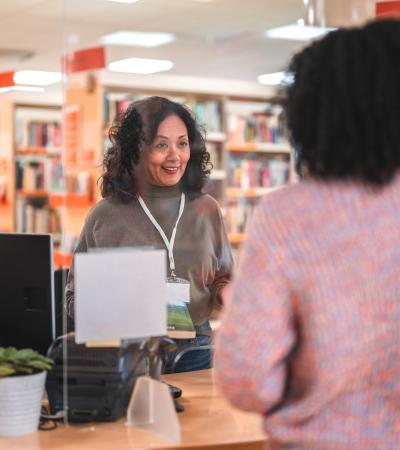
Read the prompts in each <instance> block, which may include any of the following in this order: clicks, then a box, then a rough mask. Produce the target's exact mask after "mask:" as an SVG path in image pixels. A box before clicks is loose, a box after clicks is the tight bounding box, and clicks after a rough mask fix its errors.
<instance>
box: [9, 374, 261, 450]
mask: <svg viewBox="0 0 400 450" xmlns="http://www.w3.org/2000/svg"><path fill="white" fill-rule="evenodd" d="M163 379H165V381H167V382H169V383H171V384H175V385H177V386H179V387H180V388H181V389H182V391H183V395H182V398H181V403H182V405H184V407H185V411H184V412H183V413H179V414H178V417H179V420H180V424H181V431H182V442H181V443H180V444H176V443H171V442H169V441H167V440H166V439H164V438H162V437H159V436H158V435H156V434H153V433H149V432H147V431H145V430H141V429H138V428H134V427H126V426H125V424H124V422H125V419H124V418H123V419H120V420H119V421H117V422H113V423H95V424H85V425H75V424H74V425H70V426H69V427H65V426H64V425H60V426H59V427H58V428H57V429H56V430H53V431H39V432H37V433H34V434H31V435H28V436H21V437H16V438H0V450H80V449H82V450H133V449H142V450H144V449H147V448H148V449H167V448H168V449H173V448H176V449H184V448H191V449H195V448H198V449H199V448H205V449H207V450H214V449H225V450H228V449H229V450H245V449H246V450H247V449H249V450H250V449H251V450H253V449H254V450H261V449H264V448H265V443H266V437H265V435H264V433H263V431H262V428H261V419H260V417H258V416H256V415H253V414H249V413H245V412H242V411H239V410H237V409H234V408H232V407H231V406H230V405H229V404H228V403H227V402H226V401H225V399H224V398H222V396H221V394H220V393H219V392H218V390H217V389H216V387H215V386H214V383H213V380H212V370H203V371H198V372H186V373H181V374H173V375H166V376H164V377H163Z"/></svg>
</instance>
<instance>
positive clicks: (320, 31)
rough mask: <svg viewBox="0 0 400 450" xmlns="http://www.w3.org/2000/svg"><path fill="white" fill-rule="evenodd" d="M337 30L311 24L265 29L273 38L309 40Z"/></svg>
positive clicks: (266, 33)
mask: <svg viewBox="0 0 400 450" xmlns="http://www.w3.org/2000/svg"><path fill="white" fill-rule="evenodd" d="M333 30H335V28H326V27H315V26H311V25H301V24H300V25H299V24H292V25H285V26H283V27H278V28H271V29H270V30H267V31H265V36H267V37H269V38H272V39H288V40H291V41H309V40H311V39H316V38H318V37H321V36H323V35H324V34H327V33H329V32H330V31H333Z"/></svg>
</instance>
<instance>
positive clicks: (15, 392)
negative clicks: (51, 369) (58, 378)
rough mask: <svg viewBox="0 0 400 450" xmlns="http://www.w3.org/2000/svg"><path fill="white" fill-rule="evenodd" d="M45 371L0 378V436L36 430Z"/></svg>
mask: <svg viewBox="0 0 400 450" xmlns="http://www.w3.org/2000/svg"><path fill="white" fill-rule="evenodd" d="M46 373H47V372H45V371H43V372H40V373H35V374H33V375H19V376H14V377H13V376H11V377H4V378H0V436H21V435H23V434H30V433H33V432H35V431H37V429H38V425H39V419H40V409H41V405H42V400H43V393H44V385H45V381H46Z"/></svg>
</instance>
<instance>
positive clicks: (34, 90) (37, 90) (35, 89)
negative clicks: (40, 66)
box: [0, 86, 44, 94]
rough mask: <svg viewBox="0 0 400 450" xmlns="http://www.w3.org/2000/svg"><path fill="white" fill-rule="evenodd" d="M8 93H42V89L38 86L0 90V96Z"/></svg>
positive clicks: (9, 87) (12, 87) (11, 87)
mask: <svg viewBox="0 0 400 450" xmlns="http://www.w3.org/2000/svg"><path fill="white" fill-rule="evenodd" d="M10 91H23V92H44V88H43V87H39V86H7V87H3V88H0V94H4V93H6V92H10Z"/></svg>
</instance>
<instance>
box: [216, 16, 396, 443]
mask: <svg viewBox="0 0 400 450" xmlns="http://www.w3.org/2000/svg"><path fill="white" fill-rule="evenodd" d="M399 54H400V21H396V20H388V21H377V22H371V23H369V24H367V25H365V26H363V27H361V28H350V29H339V30H337V31H333V32H331V33H330V34H328V35H327V36H326V37H324V38H323V39H322V40H320V41H316V42H314V43H312V44H311V45H310V46H308V47H307V48H305V49H304V50H302V51H301V52H300V53H298V54H297V55H295V56H294V58H293V60H292V62H291V64H290V66H289V72H291V73H292V74H293V79H294V81H293V83H292V84H291V85H288V86H287V89H286V98H285V113H286V118H287V123H288V128H289V132H290V135H291V139H292V143H293V146H294V148H295V149H296V152H297V167H298V170H299V172H300V175H301V176H302V178H303V179H302V180H301V182H299V183H297V184H293V185H290V186H288V187H285V188H283V189H281V190H280V191H276V192H274V193H272V194H271V195H268V196H266V197H265V198H264V200H263V201H262V203H261V205H260V207H259V209H258V210H257V212H255V215H254V218H253V221H252V224H251V226H250V229H249V238H248V241H247V242H246V245H245V248H244V249H243V253H242V254H241V259H240V262H239V267H238V269H237V273H236V276H235V277H234V281H233V283H232V285H231V290H230V292H231V295H230V296H228V298H227V299H226V304H227V307H226V309H225V315H224V316H223V318H222V324H221V327H220V329H219V332H218V336H217V349H216V359H215V365H216V378H217V380H218V382H219V385H220V387H221V389H222V391H223V392H224V393H225V395H226V396H227V397H228V398H229V399H230V400H231V401H232V402H233V403H234V404H235V405H237V406H238V407H240V408H243V409H246V410H250V411H255V412H258V413H260V414H262V415H263V417H264V428H265V430H266V432H267V433H268V435H269V436H270V438H271V443H269V444H268V448H271V449H290V450H300V449H302V450H328V449H329V450H346V449H348V450H353V449H354V450H355V449H357V450H367V449H379V450H395V449H398V448H400V276H399V270H400V174H399V171H400V126H399V123H398V121H399V112H400V58H399Z"/></svg>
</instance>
